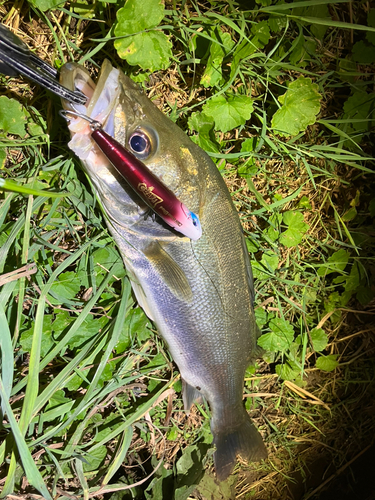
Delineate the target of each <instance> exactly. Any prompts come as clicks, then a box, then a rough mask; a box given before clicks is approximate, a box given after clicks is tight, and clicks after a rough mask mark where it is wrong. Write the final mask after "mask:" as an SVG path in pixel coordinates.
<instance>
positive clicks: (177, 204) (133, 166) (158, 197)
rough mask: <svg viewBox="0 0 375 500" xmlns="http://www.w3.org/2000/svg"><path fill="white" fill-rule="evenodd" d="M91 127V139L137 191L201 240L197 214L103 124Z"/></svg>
mask: <svg viewBox="0 0 375 500" xmlns="http://www.w3.org/2000/svg"><path fill="white" fill-rule="evenodd" d="M92 128H93V132H92V134H91V137H92V139H93V140H94V141H95V143H96V144H97V145H98V146H99V148H100V149H101V151H102V152H103V154H104V155H105V156H106V157H107V158H108V160H109V161H110V162H111V163H112V165H113V166H114V167H115V169H116V170H117V171H118V172H119V174H120V175H121V176H122V177H123V178H124V179H125V180H126V182H127V183H128V184H129V186H130V187H131V188H132V189H133V190H134V191H135V192H136V193H137V195H138V196H139V197H140V198H142V200H143V201H144V202H145V203H146V204H147V205H148V206H149V207H150V208H151V209H152V210H153V211H154V212H156V213H157V214H158V215H159V216H160V217H161V218H162V219H163V220H164V221H165V222H166V223H167V224H168V225H169V226H171V227H172V228H173V229H175V230H176V231H179V232H180V233H182V234H183V235H185V236H187V237H188V238H190V239H192V240H198V239H199V238H200V237H201V236H202V228H201V225H200V222H199V219H198V217H197V216H196V215H195V214H194V213H193V212H191V211H190V210H189V209H188V208H187V207H186V206H185V205H184V204H183V203H182V202H181V201H180V200H179V199H178V198H177V197H176V196H175V195H174V193H172V191H171V190H170V189H168V188H167V186H165V184H163V182H161V181H160V179H159V178H158V177H157V176H156V175H154V174H153V173H152V172H151V171H150V170H149V169H148V168H147V167H146V165H145V164H144V163H143V162H142V161H141V160H139V159H138V158H137V157H136V156H135V155H133V153H131V152H130V151H128V150H127V149H126V148H124V147H123V146H122V145H121V144H120V143H119V142H117V141H116V140H115V139H114V138H113V137H111V136H110V135H109V134H107V132H105V131H104V130H103V129H102V128H101V127H97V126H93V127H92Z"/></svg>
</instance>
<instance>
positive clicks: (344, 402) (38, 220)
mask: <svg viewBox="0 0 375 500" xmlns="http://www.w3.org/2000/svg"><path fill="white" fill-rule="evenodd" d="M268 3H270V2H261V3H254V5H253V6H251V8H252V9H253V10H251V11H250V10H247V9H248V5H247V3H246V2H239V3H238V4H236V3H234V2H220V1H218V2H215V3H210V2H200V3H195V2H182V3H179V2H167V5H166V9H167V10H166V16H165V17H164V18H163V19H162V21H160V22H155V23H154V25H153V27H150V29H149V30H148V32H153V31H155V27H157V26H158V25H160V27H161V29H162V30H163V32H164V33H166V34H167V35H168V36H169V37H170V41H171V43H172V49H171V50H172V52H171V56H170V59H169V62H168V64H169V66H168V68H167V69H162V70H159V71H157V72H154V73H152V74H150V72H148V71H147V69H142V68H140V67H139V66H130V65H128V64H127V63H126V62H125V61H124V60H122V59H120V58H119V56H118V53H117V52H116V50H115V48H114V46H113V39H114V38H115V37H117V38H118V37H119V36H120V35H119V34H118V32H117V31H116V29H117V28H116V25H115V22H116V10H117V9H118V7H119V6H118V5H117V4H113V3H108V4H107V5H105V4H102V3H100V2H98V3H94V4H88V3H85V2H82V3H81V4H73V3H69V2H66V3H65V4H64V6H62V7H60V9H55V10H52V11H51V12H45V13H43V12H42V11H41V10H38V7H39V8H40V7H42V4H41V3H40V2H35V3H34V7H32V6H31V4H28V3H27V2H15V3H13V2H1V4H0V15H1V16H2V17H3V21H2V22H4V23H5V24H6V25H8V26H9V27H12V29H13V30H14V32H15V33H16V34H18V35H19V36H21V38H22V39H23V40H24V41H26V42H27V43H28V44H29V46H30V47H31V48H32V49H34V50H35V51H36V53H37V54H38V55H40V56H41V57H42V58H43V59H45V60H47V61H48V62H49V63H50V64H53V65H55V66H56V67H60V66H61V65H62V64H63V62H65V61H69V60H72V59H74V60H78V61H81V62H82V63H85V64H86V65H87V67H88V69H89V70H90V71H91V72H92V73H93V74H94V75H95V74H97V72H98V67H100V65H101V62H102V60H103V59H104V58H105V57H108V58H110V59H111V60H112V61H113V63H114V64H115V65H117V66H119V67H121V68H122V69H123V70H125V72H127V73H128V74H131V75H132V77H133V78H134V79H136V80H137V81H138V82H139V83H140V84H141V85H142V86H143V87H144V89H145V90H146V91H147V92H148V95H149V96H150V98H152V100H153V101H154V102H155V103H156V104H157V105H158V107H159V108H160V109H162V110H163V111H164V112H165V113H166V114H169V115H170V116H171V118H172V119H173V120H174V121H177V123H178V124H179V125H180V126H181V127H182V128H184V129H185V130H187V131H188V133H189V134H191V135H192V136H193V139H194V140H195V141H197V142H198V143H199V144H200V145H202V146H203V147H204V148H205V149H207V150H208V151H209V154H210V155H211V157H212V159H213V160H214V161H215V162H216V163H217V165H218V168H219V169H220V171H221V172H222V174H223V176H224V179H225V180H226V183H227V185H228V187H229V189H230V190H231V192H232V194H233V200H234V203H235V205H236V208H237V209H238V211H239V214H240V218H241V221H242V224H243V227H244V231H245V235H246V237H247V245H248V249H249V252H250V255H251V258H252V263H253V270H254V276H255V288H256V314H257V318H258V322H259V324H260V326H261V327H262V330H263V332H264V333H265V335H264V336H263V342H265V347H266V348H267V353H266V355H265V356H264V359H263V360H260V361H259V362H258V363H257V366H256V370H255V368H254V367H250V368H249V370H248V372H247V374H246V379H245V389H244V395H245V404H246V407H247V409H248V410H249V411H250V413H251V416H252V418H253V419H254V420H255V422H256V423H257V425H258V427H259V429H260V430H261V432H262V434H263V436H264V438H265V441H266V443H267V448H268V450H269V460H267V461H265V462H264V463H261V464H246V463H243V462H240V463H239V464H238V466H237V467H236V469H235V475H234V476H233V477H231V478H230V480H229V481H228V482H227V483H225V484H221V485H217V484H215V482H214V480H213V478H214V475H213V462H212V449H210V446H209V445H210V442H211V434H210V431H209V420H208V418H209V408H208V407H207V406H206V405H204V404H203V405H197V406H196V407H194V408H193V410H192V412H191V414H190V416H187V415H186V414H185V413H184V411H183V406H182V401H181V383H180V381H179V378H178V377H179V375H178V371H177V370H176V368H175V366H174V365H173V363H172V361H171V359H170V357H169V354H168V351H167V349H166V348H165V346H164V345H163V343H162V341H161V340H160V338H159V337H158V336H157V333H156V331H155V329H154V326H153V325H152V323H151V322H150V321H149V320H148V319H147V317H146V316H145V315H144V313H143V312H142V311H141V309H140V308H139V307H138V306H137V305H136V303H135V301H134V298H133V296H132V293H131V289H130V285H129V281H128V280H127V277H126V272H125V270H124V268H123V265H122V260H121V256H120V255H119V253H118V251H117V249H116V247H115V246H114V243H113V241H112V239H111V237H110V236H109V234H108V232H107V229H106V226H105V220H104V217H103V215H102V213H101V212H100V207H99V206H98V203H97V201H96V200H95V198H94V196H93V194H92V191H91V188H90V183H89V182H88V180H87V179H86V178H85V177H84V175H83V174H82V172H81V171H80V169H79V166H78V161H76V159H75V158H73V157H72V156H71V155H70V154H69V152H68V149H67V146H66V144H67V141H68V134H67V133H66V132H65V131H63V132H62V130H65V129H64V127H63V125H62V122H61V121H58V119H57V117H58V109H59V107H60V105H59V102H58V99H57V98H54V97H53V96H51V95H50V94H48V95H47V94H46V93H45V92H44V91H43V89H39V88H36V87H34V86H33V85H29V84H28V83H27V82H25V81H24V80H22V79H21V78H11V79H6V78H5V77H2V76H1V77H0V78H1V79H0V85H1V90H2V95H5V96H6V97H7V98H9V99H13V100H14V101H16V102H18V103H21V104H22V106H23V108H21V107H17V106H18V105H16V104H13V105H14V106H16V107H15V108H14V111H12V113H18V115H17V116H18V117H19V123H22V124H24V127H26V128H24V133H23V132H22V131H21V132H20V131H19V130H13V129H6V127H4V125H1V126H2V127H4V128H3V129H2V131H0V132H1V135H0V161H1V162H2V168H1V176H0V177H1V178H4V179H6V180H7V181H9V180H12V181H14V182H16V183H18V185H19V186H25V187H27V188H28V189H31V190H34V194H33V195H26V194H22V192H17V190H16V192H10V191H4V192H3V193H2V194H1V200H0V224H1V233H0V273H1V274H0V332H1V335H0V339H1V356H2V365H1V366H2V368H1V380H2V383H1V384H0V393H1V397H2V401H3V411H4V410H5V412H6V413H7V416H6V417H5V418H4V420H3V424H2V427H0V464H1V465H0V489H1V490H2V492H1V497H5V496H6V495H10V494H13V493H14V494H18V495H21V496H22V497H23V496H26V495H27V494H28V493H32V494H41V495H43V496H44V497H45V498H52V497H54V498H71V497H73V498H85V499H86V498H92V497H97V498H99V497H103V494H104V493H105V492H108V494H110V493H111V494H113V495H114V498H124V499H127V498H129V499H130V498H137V499H141V498H146V499H147V500H148V499H154V500H158V499H161V498H171V497H170V496H168V497H167V496H166V493H165V492H166V491H168V492H171V491H173V492H174V493H173V495H174V498H176V499H181V500H182V499H187V498H191V499H206V498H211V497H212V495H213V496H214V498H240V499H250V498H251V499H259V500H266V499H268V498H273V499H275V498H277V499H290V498H294V499H301V500H302V499H303V500H307V499H310V498H311V499H318V498H320V495H322V494H323V491H324V489H325V488H327V487H330V486H331V485H332V484H335V485H336V489H337V488H339V486H340V484H342V485H344V488H346V489H350V488H353V487H354V486H353V484H355V480H356V478H358V477H360V471H359V470H358V468H356V464H357V463H358V462H359V460H360V459H361V456H362V455H363V454H364V453H366V451H368V448H369V446H370V445H372V444H373V435H374V428H375V419H374V406H373V400H374V388H375V386H374V375H375V374H374V340H373V333H374V313H375V310H374V295H375V290H374V285H373V283H374V258H373V255H374V216H375V207H374V203H373V198H374V177H373V156H374V153H373V148H372V143H373V120H374V115H373V102H374V101H373V97H372V85H373V83H372V78H373V73H374V62H375V60H371V57H372V54H373V46H372V43H373V38H372V37H373V30H374V28H372V27H371V26H372V24H373V23H372V20H371V19H372V17H371V16H372V11H369V10H368V9H369V6H368V4H367V3H359V2H358V3H354V2H351V3H350V2H335V3H331V4H329V5H328V6H326V5H325V4H326V3H327V2H319V1H317V0H312V1H310V2H309V3H308V7H306V5H305V3H303V2H298V4H296V3H294V4H293V6H294V7H295V8H294V10H293V12H292V11H290V10H288V9H289V7H290V6H288V5H287V4H279V3H278V2H273V4H274V5H267V4H268ZM35 6H36V8H35ZM312 18H313V19H312ZM326 18H329V22H328V23H327V21H326ZM133 32H136V30H135V31H133ZM133 32H132V33H133ZM122 36H123V39H124V40H126V38H128V37H129V33H125V34H123V35H122ZM357 44H359V45H357ZM214 56H215V57H216V58H217V59H216V60H215V61H216V62H213V61H214ZM210 58H211V59H210ZM217 61H219V62H217ZM217 73H218V75H217ZM300 78H309V79H310V83H309V82H308V83H307V84H306V87H305V92H306V93H307V92H311V96H312V99H313V96H314V93H315V95H316V93H318V94H319V95H320V101H319V102H320V107H319V110H318V111H317V112H316V113H315V114H314V113H313V112H312V111H311V109H310V108H309V109H308V108H306V107H304V106H305V105H304V104H301V99H300V100H299V101H297V102H294V103H292V111H291V113H292V115H291V116H293V117H294V118H295V121H297V122H299V120H300V118H299V115H300V114H301V112H302V114H305V115H309V116H310V119H309V123H308V124H306V125H304V126H303V125H300V130H299V131H298V132H297V133H294V134H288V133H285V134H280V133H279V132H280V129H281V127H282V126H284V127H286V126H287V121H288V120H287V121H286V122H281V125H280V122H278V123H277V122H275V121H274V120H276V113H277V111H278V109H280V108H281V102H280V99H279V98H280V97H281V96H283V95H284V94H286V92H287V91H288V88H290V87H288V84H289V83H290V82H295V81H297V80H299V79H300ZM207 81H208V82H209V83H210V84H209V85H207V84H206V83H205V82H207ZM299 82H302V80H299ZM314 85H315V86H316V87H314ZM309 95H310V94H309ZM213 96H214V99H213V100H212V97H213ZM219 96H224V97H225V98H228V97H229V96H244V97H246V96H247V97H250V96H251V98H252V102H251V106H252V108H253V110H252V112H251V118H250V119H246V118H244V117H242V118H240V119H239V123H238V124H237V125H236V126H234V127H233V128H231V129H229V130H227V129H225V126H223V124H222V123H223V122H224V123H225V120H223V109H222V108H219V107H216V109H215V111H214V112H213V115H207V114H205V113H206V110H209V109H212V108H207V107H205V106H207V105H208V104H210V102H211V104H210V106H212V101H215V99H216V100H217V99H218V98H219ZM7 102H8V101H7ZM12 102H13V101H12ZM248 105H249V102H248V101H246V106H248ZM243 108H245V106H243ZM2 109H5V111H6V107H4V106H3V107H2ZM202 110H203V112H204V113H203V114H202ZM194 113H196V114H194ZM240 114H241V113H240ZM311 116H312V118H311ZM0 120H3V118H2V116H0ZM289 121H290V120H289ZM1 123H3V122H1ZM275 123H277V125H275ZM198 132H199V135H198V134H197V133H198ZM200 141H201V142H200ZM2 152H6V159H5V154H3V156H1V154H2ZM41 189H42V190H50V191H53V192H54V193H60V194H61V193H69V196H62V197H58V198H50V197H47V196H40V193H38V191H36V190H41ZM18 191H20V189H18ZM25 266H26V267H25ZM124 317H125V320H123V318H124ZM154 471H155V472H154ZM204 471H205V472H204ZM349 471H351V473H350V474H349ZM354 488H356V490H355V491H354V492H353V498H356V497H355V495H356V494H357V496H358V498H365V494H366V489H365V486H363V485H362V486H358V485H357V486H355V487H354ZM361 488H362V489H361ZM168 495H170V493H168ZM343 495H344V493H342V497H343ZM361 495H362V496H361Z"/></svg>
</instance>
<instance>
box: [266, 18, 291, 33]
mask: <svg viewBox="0 0 375 500" xmlns="http://www.w3.org/2000/svg"><path fill="white" fill-rule="evenodd" d="M286 22H287V21H286V18H285V17H284V16H276V15H273V14H271V15H270V17H269V19H268V25H269V27H270V30H271V31H272V32H273V33H279V32H280V31H281V30H283V29H284V28H285V26H286Z"/></svg>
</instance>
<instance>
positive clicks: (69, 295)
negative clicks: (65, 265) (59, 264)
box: [51, 271, 81, 299]
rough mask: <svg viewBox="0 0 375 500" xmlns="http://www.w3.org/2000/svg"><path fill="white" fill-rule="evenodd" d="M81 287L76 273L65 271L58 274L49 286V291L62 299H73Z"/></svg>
mask: <svg viewBox="0 0 375 500" xmlns="http://www.w3.org/2000/svg"><path fill="white" fill-rule="evenodd" d="M80 289H81V280H80V278H79V276H77V273H74V272H71V271H69V272H66V273H62V274H60V275H59V276H58V278H57V280H56V281H55V283H53V284H52V286H51V293H52V294H54V293H55V294H56V295H58V296H60V297H63V298H64V299H74V297H75V296H76V295H77V293H78V292H79V291H80Z"/></svg>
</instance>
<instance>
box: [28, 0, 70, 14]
mask: <svg viewBox="0 0 375 500" xmlns="http://www.w3.org/2000/svg"><path fill="white" fill-rule="evenodd" d="M28 2H29V3H30V4H31V5H33V6H34V7H36V8H37V9H40V10H41V11H43V12H45V11H46V10H50V9H55V8H56V7H57V6H59V7H64V3H65V0H28Z"/></svg>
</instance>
